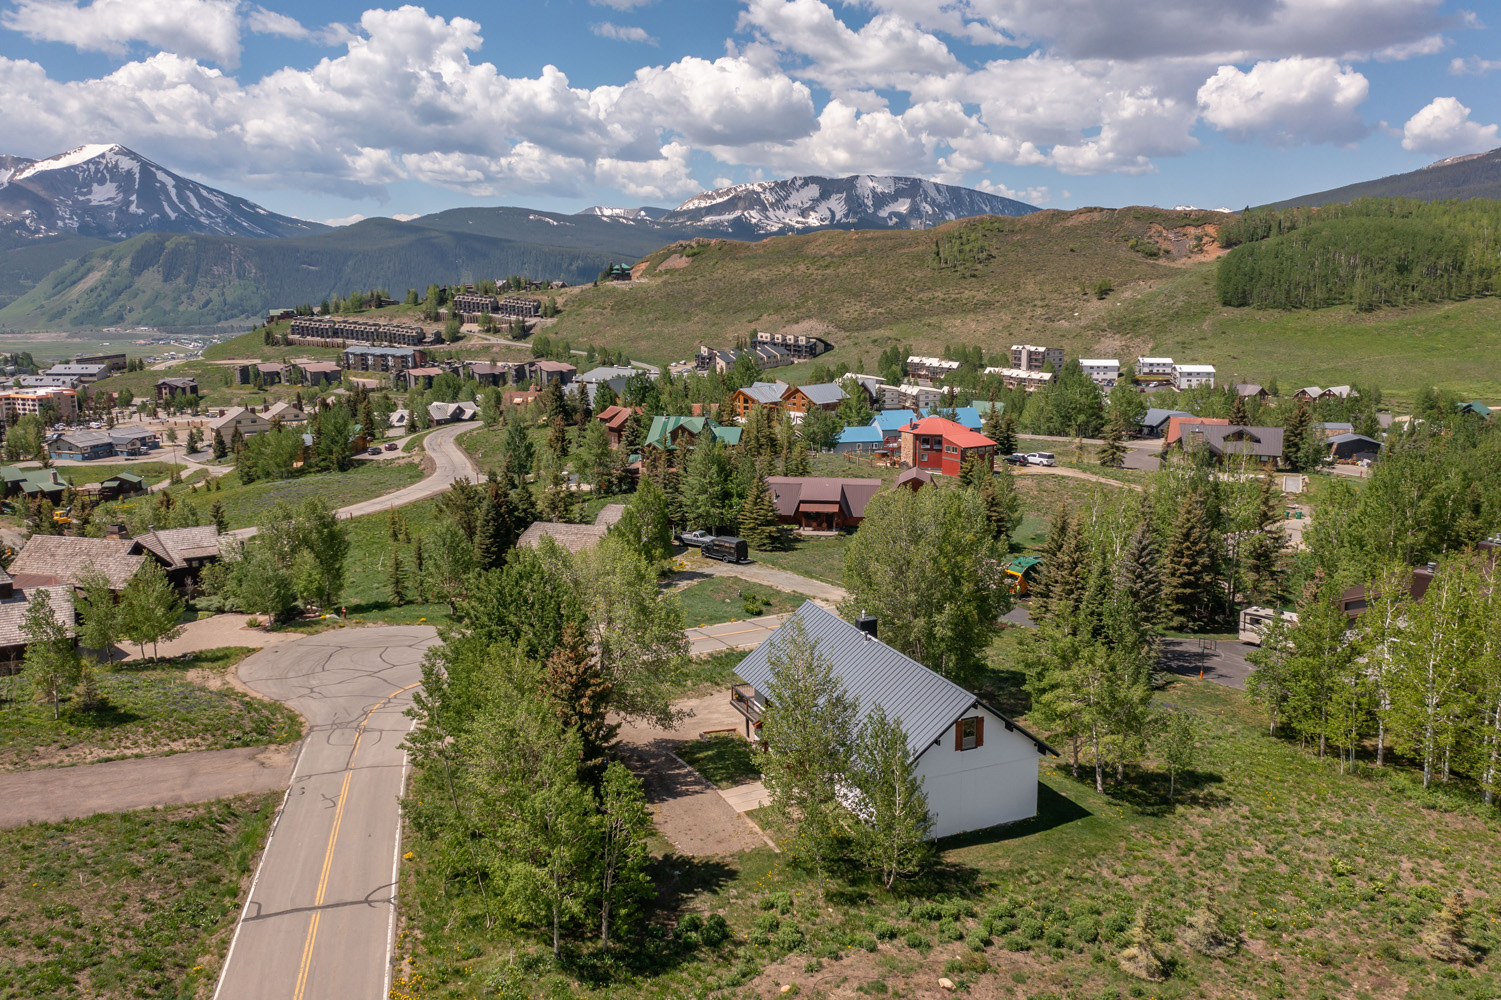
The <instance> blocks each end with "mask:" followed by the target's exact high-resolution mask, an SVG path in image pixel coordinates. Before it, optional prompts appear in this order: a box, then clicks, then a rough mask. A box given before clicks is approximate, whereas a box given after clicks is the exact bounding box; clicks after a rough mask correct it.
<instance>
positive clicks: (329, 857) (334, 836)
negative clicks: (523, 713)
mask: <svg viewBox="0 0 1501 1000" xmlns="http://www.w3.org/2000/svg"><path fill="white" fill-rule="evenodd" d="M420 684H421V682H420V681H419V682H418V683H417V684H408V685H407V686H406V687H404V688H398V689H396V690H395V691H392V692H391V693H390V694H388V695H386V696H385V697H384V698H382V699H381V700H380V701H379V702H377V703H376V704H375V705H373V706H371V708H370V710H369V711H367V712H366V713H365V715H364V718H362V719H360V724H359V725H358V726H356V727H355V729H354V733H355V735H354V746H353V747H352V748H350V751H349V763H348V764H346V765H345V770H344V783H343V785H342V786H340V788H339V802H338V804H337V805H336V806H335V807H334V825H333V829H332V830H330V831H329V833H328V848H327V849H326V850H325V851H324V852H323V872H322V874H321V875H319V877H318V892H317V894H316V895H315V896H314V897H313V915H312V918H311V919H309V920H308V928H307V940H306V941H305V942H304V943H303V945H302V962H301V964H300V965H299V966H298V969H297V985H296V987H295V988H294V989H293V991H292V1000H302V994H303V991H304V990H306V989H307V978H308V973H309V972H310V971H312V967H313V942H314V941H316V940H317V939H318V917H319V916H320V915H321V914H322V912H323V909H322V908H323V899H324V896H325V894H326V893H327V892H328V876H329V874H330V873H331V872H332V871H333V865H334V845H335V844H336V843H337V842H338V840H339V826H340V825H341V824H342V823H343V822H344V805H345V803H347V802H348V801H349V782H350V779H352V778H353V777H354V757H355V754H357V753H359V752H360V743H361V741H363V740H364V738H365V724H366V723H368V722H369V721H370V716H372V715H374V714H375V713H376V712H377V711H379V710H380V709H381V708H383V707H385V705H386V703H387V702H389V701H390V700H391V699H392V698H395V697H396V696H397V695H399V694H403V693H405V692H407V691H410V690H412V688H414V687H418V686H419V685H420Z"/></svg>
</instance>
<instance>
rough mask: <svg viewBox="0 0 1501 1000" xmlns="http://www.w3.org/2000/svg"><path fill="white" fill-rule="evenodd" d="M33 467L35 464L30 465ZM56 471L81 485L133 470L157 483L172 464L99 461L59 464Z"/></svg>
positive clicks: (72, 483) (166, 462) (65, 478)
mask: <svg viewBox="0 0 1501 1000" xmlns="http://www.w3.org/2000/svg"><path fill="white" fill-rule="evenodd" d="M162 457H163V458H164V459H167V458H170V452H169V451H164V452H163V455H162ZM31 467H32V468H35V466H31ZM56 468H57V471H58V472H59V473H60V474H61V475H62V477H63V479H64V480H65V481H66V482H68V483H69V484H71V485H73V486H83V485H85V484H87V483H102V482H103V481H104V480H106V479H108V478H110V477H111V476H115V475H119V474H120V473H122V472H133V473H135V474H136V475H138V476H140V477H141V478H143V479H145V480H146V482H147V483H148V484H152V483H159V482H161V481H162V480H163V479H166V478H167V477H168V476H169V475H171V474H172V465H171V463H170V462H168V461H161V462H135V463H118V464H110V463H108V462H100V463H98V464H94V463H89V464H88V465H59V466H57V467H56Z"/></svg>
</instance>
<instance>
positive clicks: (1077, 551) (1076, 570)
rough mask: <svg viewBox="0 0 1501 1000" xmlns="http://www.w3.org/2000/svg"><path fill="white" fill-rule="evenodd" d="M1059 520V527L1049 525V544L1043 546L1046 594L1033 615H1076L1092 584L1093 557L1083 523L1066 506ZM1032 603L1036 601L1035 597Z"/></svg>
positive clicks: (1049, 616)
mask: <svg viewBox="0 0 1501 1000" xmlns="http://www.w3.org/2000/svg"><path fill="white" fill-rule="evenodd" d="M1058 521H1059V524H1058V526H1057V528H1056V529H1054V528H1052V527H1050V528H1049V531H1048V542H1049V545H1048V546H1047V547H1046V548H1045V550H1044V551H1045V553H1046V554H1045V555H1044V557H1043V558H1044V561H1043V566H1042V576H1043V580H1044V581H1045V583H1044V594H1045V597H1044V601H1043V603H1042V605H1041V607H1037V608H1036V612H1035V614H1034V617H1042V618H1052V617H1056V616H1060V615H1064V614H1067V615H1069V616H1073V615H1074V614H1076V613H1077V612H1078V611H1079V610H1080V607H1081V604H1082V601H1083V597H1084V594H1085V590H1086V589H1087V587H1088V586H1089V579H1090V574H1089V569H1090V566H1089V561H1090V560H1089V552H1088V549H1087V547H1086V545H1085V540H1084V528H1083V523H1082V521H1080V520H1075V519H1074V518H1072V517H1070V516H1069V514H1068V512H1067V511H1066V510H1065V511H1064V512H1063V513H1061V514H1060V515H1059V517H1058ZM1055 531H1056V534H1055ZM1033 604H1034V607H1035V606H1036V605H1037V602H1036V600H1035V599H1034V601H1033Z"/></svg>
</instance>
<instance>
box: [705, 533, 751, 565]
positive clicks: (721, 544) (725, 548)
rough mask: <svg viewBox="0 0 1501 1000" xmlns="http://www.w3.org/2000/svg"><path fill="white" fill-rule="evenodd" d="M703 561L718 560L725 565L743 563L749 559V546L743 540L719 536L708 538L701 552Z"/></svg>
mask: <svg viewBox="0 0 1501 1000" xmlns="http://www.w3.org/2000/svg"><path fill="white" fill-rule="evenodd" d="M701 551H702V552H703V554H704V558H705V559H719V560H721V561H723V562H727V563H743V562H745V560H746V559H748V558H750V546H749V545H747V544H745V539H743V538H732V537H730V536H729V535H721V536H719V537H718V538H710V539H709V540H708V541H707V542H705V543H704V547H703V549H702V550H701Z"/></svg>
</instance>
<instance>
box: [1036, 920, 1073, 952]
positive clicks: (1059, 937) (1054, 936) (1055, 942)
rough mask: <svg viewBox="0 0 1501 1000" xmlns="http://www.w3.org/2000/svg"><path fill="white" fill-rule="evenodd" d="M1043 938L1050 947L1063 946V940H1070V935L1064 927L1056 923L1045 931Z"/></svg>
mask: <svg viewBox="0 0 1501 1000" xmlns="http://www.w3.org/2000/svg"><path fill="white" fill-rule="evenodd" d="M1042 940H1043V941H1044V942H1046V944H1047V946H1048V947H1049V948H1062V947H1063V942H1064V941H1067V940H1068V935H1067V934H1066V933H1064V930H1063V928H1062V927H1058V926H1056V925H1055V926H1053V927H1049V928H1048V929H1047V930H1046V931H1045V932H1043V935H1042Z"/></svg>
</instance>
